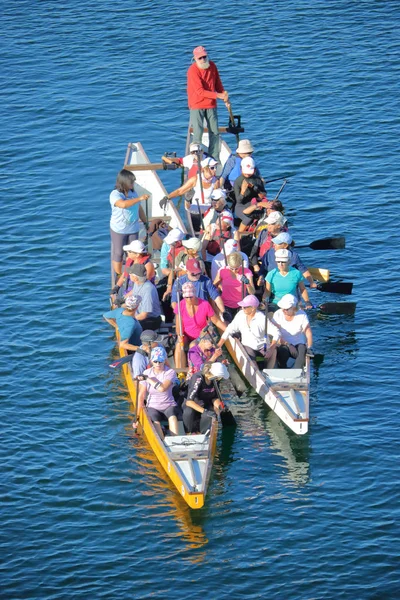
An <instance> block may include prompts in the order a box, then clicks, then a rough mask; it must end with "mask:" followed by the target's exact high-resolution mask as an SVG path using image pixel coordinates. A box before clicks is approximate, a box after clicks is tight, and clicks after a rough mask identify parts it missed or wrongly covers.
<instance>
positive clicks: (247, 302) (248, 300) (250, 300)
mask: <svg viewBox="0 0 400 600" xmlns="http://www.w3.org/2000/svg"><path fill="white" fill-rule="evenodd" d="M259 304H260V302H259V300H258V298H256V296H253V294H250V295H249V296H246V297H245V298H243V300H241V301H240V302H238V305H239V306H242V307H243V308H246V306H255V307H256V308H257V306H258V305H259Z"/></svg>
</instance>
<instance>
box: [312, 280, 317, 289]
mask: <svg viewBox="0 0 400 600" xmlns="http://www.w3.org/2000/svg"><path fill="white" fill-rule="evenodd" d="M317 287H318V283H317V282H316V281H313V282H312V283H310V288H313V289H316V288H317Z"/></svg>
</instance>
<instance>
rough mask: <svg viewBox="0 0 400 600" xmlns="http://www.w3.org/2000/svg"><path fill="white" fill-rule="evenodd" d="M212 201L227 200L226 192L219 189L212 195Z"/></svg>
mask: <svg viewBox="0 0 400 600" xmlns="http://www.w3.org/2000/svg"><path fill="white" fill-rule="evenodd" d="M210 198H211V200H221V199H222V200H226V192H225V190H221V188H217V189H216V190H214V191H213V192H212V193H211V196H210Z"/></svg>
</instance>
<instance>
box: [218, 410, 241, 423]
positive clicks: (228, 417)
mask: <svg viewBox="0 0 400 600" xmlns="http://www.w3.org/2000/svg"><path fill="white" fill-rule="evenodd" d="M219 415H220V417H221V425H222V427H236V425H237V423H236V419H235V417H234V416H233V414H232V413H231V411H230V410H229V408H226V406H225V408H224V409H223V410H221V412H220V413H219Z"/></svg>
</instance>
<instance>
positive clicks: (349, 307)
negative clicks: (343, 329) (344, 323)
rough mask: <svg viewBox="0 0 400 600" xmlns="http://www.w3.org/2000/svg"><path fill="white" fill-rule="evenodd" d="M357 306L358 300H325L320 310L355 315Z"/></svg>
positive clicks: (335, 313) (334, 313) (332, 313)
mask: <svg viewBox="0 0 400 600" xmlns="http://www.w3.org/2000/svg"><path fill="white" fill-rule="evenodd" d="M356 306H357V303H356V302H325V304H321V305H320V306H319V310H320V311H321V312H323V313H325V314H327V315H354V313H355V312H356Z"/></svg>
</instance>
